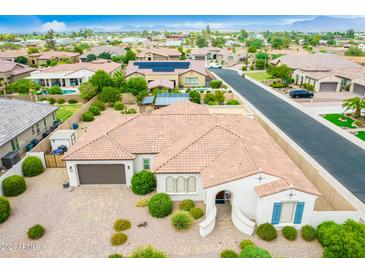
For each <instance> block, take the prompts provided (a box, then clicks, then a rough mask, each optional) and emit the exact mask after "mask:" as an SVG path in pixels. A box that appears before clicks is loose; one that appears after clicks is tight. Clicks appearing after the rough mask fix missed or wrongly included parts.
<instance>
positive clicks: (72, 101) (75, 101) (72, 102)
mask: <svg viewBox="0 0 365 274" xmlns="http://www.w3.org/2000/svg"><path fill="white" fill-rule="evenodd" d="M68 103H69V104H76V103H77V100H76V99H70V100H68Z"/></svg>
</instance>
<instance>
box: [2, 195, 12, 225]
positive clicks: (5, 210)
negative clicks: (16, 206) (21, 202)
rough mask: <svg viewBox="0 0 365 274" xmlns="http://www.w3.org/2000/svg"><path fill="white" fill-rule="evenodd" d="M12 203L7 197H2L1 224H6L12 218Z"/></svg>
mask: <svg viewBox="0 0 365 274" xmlns="http://www.w3.org/2000/svg"><path fill="white" fill-rule="evenodd" d="M10 211H11V209H10V203H9V200H8V199H6V198H5V197H2V196H0V224H1V223H3V222H5V221H6V220H7V219H8V218H9V216H10Z"/></svg>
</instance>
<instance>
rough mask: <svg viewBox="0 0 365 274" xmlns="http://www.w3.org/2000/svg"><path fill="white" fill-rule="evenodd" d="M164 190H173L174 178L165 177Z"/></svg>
mask: <svg viewBox="0 0 365 274" xmlns="http://www.w3.org/2000/svg"><path fill="white" fill-rule="evenodd" d="M166 192H175V179H174V178H172V177H167V178H166Z"/></svg>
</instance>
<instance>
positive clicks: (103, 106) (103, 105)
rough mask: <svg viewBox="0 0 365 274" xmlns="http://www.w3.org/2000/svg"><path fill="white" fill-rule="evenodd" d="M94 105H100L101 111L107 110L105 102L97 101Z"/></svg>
mask: <svg viewBox="0 0 365 274" xmlns="http://www.w3.org/2000/svg"><path fill="white" fill-rule="evenodd" d="M92 106H95V107H98V108H99V109H100V111H103V110H105V103H104V102H102V101H95V102H94V103H93V104H92Z"/></svg>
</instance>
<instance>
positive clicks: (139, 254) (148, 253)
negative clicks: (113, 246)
mask: <svg viewBox="0 0 365 274" xmlns="http://www.w3.org/2000/svg"><path fill="white" fill-rule="evenodd" d="M166 257H167V255H166V253H165V252H163V251H160V250H157V249H155V248H154V247H152V246H146V247H139V248H137V249H135V250H134V251H133V252H132V255H131V258H166Z"/></svg>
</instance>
